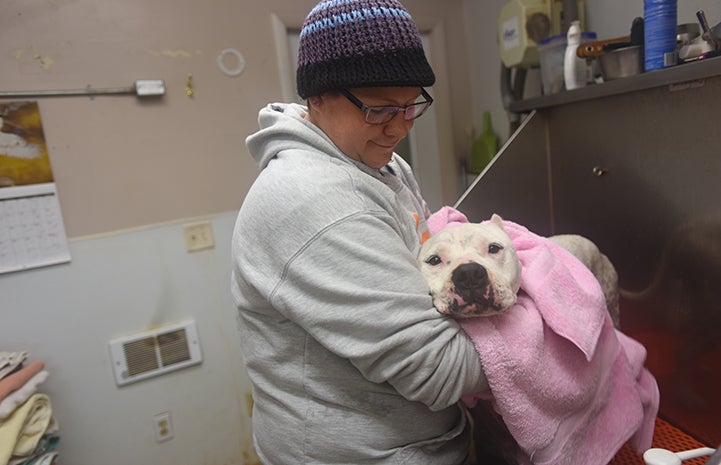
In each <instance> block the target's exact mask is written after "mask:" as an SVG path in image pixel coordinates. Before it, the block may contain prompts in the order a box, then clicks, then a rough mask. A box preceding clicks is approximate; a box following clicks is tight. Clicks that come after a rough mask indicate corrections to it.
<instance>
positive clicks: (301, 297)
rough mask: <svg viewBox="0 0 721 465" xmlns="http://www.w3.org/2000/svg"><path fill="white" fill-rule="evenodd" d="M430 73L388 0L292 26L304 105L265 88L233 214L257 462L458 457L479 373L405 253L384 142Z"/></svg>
mask: <svg viewBox="0 0 721 465" xmlns="http://www.w3.org/2000/svg"><path fill="white" fill-rule="evenodd" d="M434 81H435V76H434V74H433V71H432V69H431V67H430V65H429V64H428V61H427V60H426V57H425V55H424V52H423V48H422V45H421V39H420V35H419V33H418V30H417V27H416V25H415V23H414V22H413V19H412V18H411V16H410V15H409V14H408V12H407V11H406V9H405V8H404V7H403V6H402V5H401V4H400V3H399V2H398V1H397V0H324V1H321V2H320V3H319V4H318V5H317V6H316V7H315V8H313V9H312V10H311V11H310V13H309V14H308V16H307V18H306V21H305V23H304V26H303V29H302V31H301V36H300V49H299V61H298V70H297V84H298V93H299V95H300V96H301V97H302V98H304V99H306V102H307V105H297V104H278V103H274V104H270V105H268V106H267V107H265V108H263V109H261V111H260V114H259V123H260V130H259V131H258V132H257V133H255V134H253V135H251V136H250V137H248V139H247V145H248V148H249V151H250V153H251V154H252V156H253V157H254V159H255V160H256V161H257V163H258V165H259V167H260V169H261V172H260V174H259V176H258V178H257V180H256V181H255V183H254V185H253V186H252V188H251V189H250V191H249V193H248V195H247V197H246V199H245V201H244V202H243V205H242V207H241V209H240V212H239V214H238V219H237V223H236V227H235V231H234V235H233V265H234V269H233V278H232V291H233V296H234V299H235V303H236V305H237V307H238V312H239V322H240V328H241V340H242V352H243V355H244V358H245V362H246V367H247V371H248V374H249V376H250V379H251V381H252V383H253V395H254V399H255V404H254V409H253V428H254V440H255V446H256V450H257V452H258V455H259V456H260V459H261V460H262V462H263V463H264V464H265V465H280V464H296V463H314V464H331V463H332V464H360V463H363V464H369V465H380V464H400V463H409V464H414V465H424V464H433V465H460V464H463V463H466V461H467V460H468V457H467V451H468V445H469V440H470V427H469V424H468V422H467V418H466V412H465V408H464V407H463V406H462V404H461V403H460V402H459V401H460V399H461V397H462V396H463V395H465V394H470V393H477V392H479V391H483V390H485V389H487V388H488V385H487V382H486V380H485V377H484V375H483V373H482V369H481V365H480V362H479V359H478V355H477V354H476V352H475V349H474V346H473V344H472V343H471V341H470V340H469V339H468V337H467V336H466V334H465V333H464V332H463V331H462V330H461V329H460V327H459V326H458V324H457V323H456V322H455V321H453V320H452V319H450V318H448V317H444V316H441V315H440V314H439V313H438V312H437V311H436V310H435V309H434V308H433V304H432V302H431V297H430V296H429V294H428V285H427V284H426V282H425V281H424V279H423V277H422V276H421V274H420V271H419V269H418V267H417V264H416V256H417V254H418V250H419V248H420V244H421V241H422V238H423V235H424V234H425V233H426V232H427V227H426V225H425V218H426V217H427V216H428V214H429V211H428V207H427V206H426V204H425V202H424V201H423V199H422V197H421V194H420V192H419V189H418V184H417V182H416V180H415V178H414V176H413V174H412V172H411V169H410V167H409V166H408V164H407V163H406V162H404V161H403V160H402V159H401V158H400V157H399V156H398V155H397V154H395V153H394V152H393V149H394V148H395V146H396V145H397V144H398V142H400V141H401V140H402V139H403V138H404V137H406V135H407V134H408V131H409V130H410V129H411V127H412V126H413V121H414V119H415V118H418V117H420V116H421V115H422V114H423V113H424V112H425V111H426V110H427V108H428V107H429V106H430V105H431V103H432V98H431V96H430V95H429V93H428V92H427V91H426V90H425V87H428V86H431V85H432V84H433V83H434Z"/></svg>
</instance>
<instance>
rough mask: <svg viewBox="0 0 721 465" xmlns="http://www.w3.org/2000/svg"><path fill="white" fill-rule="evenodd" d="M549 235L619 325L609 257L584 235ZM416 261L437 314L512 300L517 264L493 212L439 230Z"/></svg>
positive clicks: (490, 309) (478, 311)
mask: <svg viewBox="0 0 721 465" xmlns="http://www.w3.org/2000/svg"><path fill="white" fill-rule="evenodd" d="M550 239H551V240H552V241H554V242H555V243H556V244H558V245H560V246H561V247H563V248H564V249H566V250H568V251H569V252H571V253H572V254H573V255H574V256H575V257H576V258H578V259H579V260H580V261H581V262H582V263H583V264H584V265H586V267H587V268H588V269H589V270H591V272H592V273H593V274H594V276H595V277H596V279H597V280H598V281H599V283H600V285H601V288H602V289H603V292H604V295H605V297H606V304H607V307H608V310H609V313H610V314H611V319H612V320H613V322H614V325H616V326H617V327H618V322H619V310H618V275H617V274H616V270H615V268H614V267H613V265H612V264H611V262H610V261H609V259H608V258H607V257H606V256H605V255H603V254H602V253H601V252H600V250H599V249H598V247H596V245H595V244H594V243H593V242H592V241H590V240H589V239H587V238H585V237H583V236H580V235H575V234H564V235H558V236H552V237H550ZM418 260H419V263H420V268H421V273H422V274H423V276H424V277H425V278H426V281H427V282H428V285H429V287H430V293H431V296H432V297H433V305H434V306H435V307H436V309H437V310H438V311H439V312H440V313H443V314H446V315H451V316H453V317H456V318H470V317H476V316H490V315H495V314H497V313H499V312H502V311H503V310H505V309H507V308H508V307H510V306H512V305H513V304H514V303H515V302H516V296H517V293H518V289H519V286H520V279H521V262H520V261H519V260H518V256H517V255H516V249H515V247H514V246H513V242H512V241H511V239H510V237H508V234H507V233H506V231H505V230H504V228H503V219H502V218H501V217H500V216H498V215H495V214H494V215H493V216H492V217H491V220H490V221H489V222H486V223H482V224H481V223H464V224H461V225H458V226H454V227H451V228H445V229H442V230H440V231H439V232H437V233H436V234H434V235H432V236H431V237H430V238H429V239H428V240H427V241H426V242H425V243H424V244H423V247H422V248H421V251H420V254H419V257H418Z"/></svg>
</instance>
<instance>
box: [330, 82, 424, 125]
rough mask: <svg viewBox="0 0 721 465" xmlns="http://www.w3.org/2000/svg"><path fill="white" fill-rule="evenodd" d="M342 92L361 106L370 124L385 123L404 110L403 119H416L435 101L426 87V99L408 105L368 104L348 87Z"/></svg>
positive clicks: (356, 104) (422, 90)
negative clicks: (348, 89)
mask: <svg viewBox="0 0 721 465" xmlns="http://www.w3.org/2000/svg"><path fill="white" fill-rule="evenodd" d="M340 93H341V94H343V96H344V97H345V98H347V99H348V100H350V101H351V103H353V105H355V106H357V107H358V108H360V110H361V111H362V112H363V113H365V115H366V123H369V124H385V123H387V122H389V121H390V120H392V119H393V118H395V116H396V115H397V114H398V113H399V112H401V111H402V112H403V119H405V120H406V121H410V120H414V119H416V118H418V117H419V116H421V115H422V114H423V113H425V112H426V110H428V108H429V107H430V106H431V104H432V103H433V97H431V96H430V95H428V92H426V90H425V89H421V96H422V97H423V98H424V99H425V101H423V102H416V103H411V104H410V105H406V106H402V107H401V106H368V105H366V104H365V103H363V102H361V101H360V100H358V98H356V96H354V95H353V94H351V93H350V92H348V91H347V90H346V89H340Z"/></svg>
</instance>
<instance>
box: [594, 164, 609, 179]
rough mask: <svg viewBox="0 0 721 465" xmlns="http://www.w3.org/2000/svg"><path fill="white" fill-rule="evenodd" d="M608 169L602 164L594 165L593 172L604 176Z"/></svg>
mask: <svg viewBox="0 0 721 465" xmlns="http://www.w3.org/2000/svg"><path fill="white" fill-rule="evenodd" d="M606 173H608V171H607V170H606V169H605V168H602V167H600V166H594V167H593V174H594V175H596V176H598V177H599V178H600V177H601V176H604V175H605V174H606Z"/></svg>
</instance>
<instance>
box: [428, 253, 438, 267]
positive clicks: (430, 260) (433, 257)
mask: <svg viewBox="0 0 721 465" xmlns="http://www.w3.org/2000/svg"><path fill="white" fill-rule="evenodd" d="M426 263H428V264H429V265H431V266H437V265H440V264H441V257H439V256H438V255H431V256H430V257H428V258H426Z"/></svg>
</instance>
